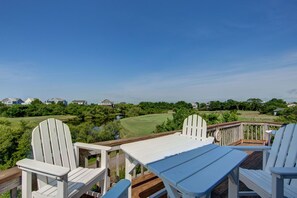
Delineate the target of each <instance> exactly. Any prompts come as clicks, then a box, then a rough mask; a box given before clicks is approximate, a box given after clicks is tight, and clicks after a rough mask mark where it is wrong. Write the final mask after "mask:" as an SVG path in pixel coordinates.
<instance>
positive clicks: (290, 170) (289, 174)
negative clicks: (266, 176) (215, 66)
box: [270, 167, 297, 179]
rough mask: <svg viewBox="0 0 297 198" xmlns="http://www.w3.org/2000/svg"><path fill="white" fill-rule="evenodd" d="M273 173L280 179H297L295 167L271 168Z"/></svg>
mask: <svg viewBox="0 0 297 198" xmlns="http://www.w3.org/2000/svg"><path fill="white" fill-rule="evenodd" d="M270 171H271V173H273V174H275V175H276V176H277V177H278V178H287V179H293V178H297V168H295V167H273V168H270Z"/></svg>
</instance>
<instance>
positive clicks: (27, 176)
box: [22, 170, 32, 198]
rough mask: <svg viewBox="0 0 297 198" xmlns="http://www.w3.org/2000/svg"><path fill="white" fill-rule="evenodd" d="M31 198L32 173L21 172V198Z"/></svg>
mask: <svg viewBox="0 0 297 198" xmlns="http://www.w3.org/2000/svg"><path fill="white" fill-rule="evenodd" d="M28 197H32V173H31V172H27V171H24V170H23V171H22V198H28Z"/></svg>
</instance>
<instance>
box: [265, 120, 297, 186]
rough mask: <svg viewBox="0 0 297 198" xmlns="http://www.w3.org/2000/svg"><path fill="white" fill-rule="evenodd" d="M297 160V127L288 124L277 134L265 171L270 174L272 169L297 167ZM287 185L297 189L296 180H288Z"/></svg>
mask: <svg viewBox="0 0 297 198" xmlns="http://www.w3.org/2000/svg"><path fill="white" fill-rule="evenodd" d="M296 158H297V126H296V124H288V125H286V126H283V127H281V128H280V129H279V130H278V131H277V132H276V134H275V138H274V141H273V144H272V147H271V151H270V155H269V158H268V161H267V164H266V167H265V169H264V170H265V171H266V172H268V173H270V168H271V167H295V166H296ZM285 183H286V184H290V185H293V186H296V187H297V181H296V179H292V180H290V179H286V180H285Z"/></svg>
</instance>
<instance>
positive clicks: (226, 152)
mask: <svg viewBox="0 0 297 198" xmlns="http://www.w3.org/2000/svg"><path fill="white" fill-rule="evenodd" d="M246 157H247V154H246V153H244V152H242V151H238V150H233V149H231V148H228V147H221V146H218V145H215V144H209V145H206V146H202V147H199V148H196V149H193V150H190V151H186V152H182V153H179V154H176V155H172V156H168V157H166V158H164V159H161V160H158V161H155V162H151V163H149V164H147V166H146V167H147V168H148V170H150V171H151V172H153V173H154V174H156V175H157V176H158V177H160V178H161V179H162V181H163V183H164V185H165V187H166V190H167V193H168V195H169V197H180V194H182V197H208V196H209V195H210V193H211V191H212V189H213V188H214V187H216V186H217V185H218V184H219V183H220V182H222V181H223V180H224V179H226V178H227V177H228V180H229V184H228V185H229V188H228V189H229V192H228V194H229V197H238V186H239V179H238V172H239V165H240V164H241V163H242V161H243V160H244V159H245V158H246Z"/></svg>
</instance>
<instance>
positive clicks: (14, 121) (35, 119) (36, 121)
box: [0, 115, 76, 126]
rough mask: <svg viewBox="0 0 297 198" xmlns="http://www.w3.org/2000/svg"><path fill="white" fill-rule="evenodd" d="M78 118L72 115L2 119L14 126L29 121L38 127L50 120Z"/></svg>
mask: <svg viewBox="0 0 297 198" xmlns="http://www.w3.org/2000/svg"><path fill="white" fill-rule="evenodd" d="M75 117H76V116H71V115H52V116H36V117H21V118H5V117H0V119H6V120H8V121H10V122H11V123H12V125H16V124H17V123H18V122H20V121H21V120H24V121H27V122H30V123H32V124H33V125H36V126H37V125H38V124H39V122H41V121H43V120H46V119H48V118H56V119H59V120H62V121H67V120H69V119H73V118H75Z"/></svg>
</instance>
